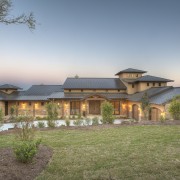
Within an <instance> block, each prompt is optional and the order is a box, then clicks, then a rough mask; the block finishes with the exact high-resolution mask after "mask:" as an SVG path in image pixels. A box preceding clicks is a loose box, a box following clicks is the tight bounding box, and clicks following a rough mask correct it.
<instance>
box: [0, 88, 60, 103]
mask: <svg viewBox="0 0 180 180" xmlns="http://www.w3.org/2000/svg"><path fill="white" fill-rule="evenodd" d="M56 92H61V93H63V89H62V85H33V86H31V87H30V88H29V89H28V90H27V91H16V92H13V93H11V94H6V93H3V92H0V100H12V101H14V100H16V101H38V100H39V101H45V100H48V99H49V97H50V95H51V94H53V93H56Z"/></svg>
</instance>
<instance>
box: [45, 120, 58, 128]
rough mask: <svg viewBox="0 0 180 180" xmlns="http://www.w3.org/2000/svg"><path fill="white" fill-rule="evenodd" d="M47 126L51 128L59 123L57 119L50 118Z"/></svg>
mask: <svg viewBox="0 0 180 180" xmlns="http://www.w3.org/2000/svg"><path fill="white" fill-rule="evenodd" d="M47 126H48V127H50V128H55V127H57V123H56V121H55V120H48V122H47Z"/></svg>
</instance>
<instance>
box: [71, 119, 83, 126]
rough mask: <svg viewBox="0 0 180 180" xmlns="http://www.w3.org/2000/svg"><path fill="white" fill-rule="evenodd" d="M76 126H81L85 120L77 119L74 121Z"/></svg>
mask: <svg viewBox="0 0 180 180" xmlns="http://www.w3.org/2000/svg"><path fill="white" fill-rule="evenodd" d="M73 124H74V126H81V125H82V124H83V121H82V120H81V119H77V120H74V121H73Z"/></svg>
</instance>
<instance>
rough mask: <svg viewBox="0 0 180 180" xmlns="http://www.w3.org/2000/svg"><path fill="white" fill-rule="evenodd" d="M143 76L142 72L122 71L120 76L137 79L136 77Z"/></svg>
mask: <svg viewBox="0 0 180 180" xmlns="http://www.w3.org/2000/svg"><path fill="white" fill-rule="evenodd" d="M141 76H142V74H141V73H122V74H120V75H119V78H126V79H128V78H129V79H136V78H139V77H141Z"/></svg>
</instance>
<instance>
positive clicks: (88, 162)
mask: <svg viewBox="0 0 180 180" xmlns="http://www.w3.org/2000/svg"><path fill="white" fill-rule="evenodd" d="M37 136H38V137H41V138H42V141H43V144H46V145H48V146H50V147H52V148H53V150H54V155H53V158H52V160H51V162H50V163H49V165H48V166H47V167H46V169H45V170H44V171H43V172H42V173H41V174H40V176H39V177H37V180H44V179H49V180H50V179H55V180H56V179H57V180H59V179H72V180H73V179H77V180H79V179H103V180H104V179H133V180H134V179H142V180H144V179H146V180H148V179H154V180H155V179H163V180H166V179H167V180H169V179H179V178H180V171H179V169H180V153H179V152H180V126H122V127H118V128H116V127H114V128H97V127H94V128H93V127H92V128H90V129H89V130H82V129H79V130H78V129H76V130H52V131H40V132H38V133H37ZM13 140H14V136H13V135H3V136H1V138H0V148H1V147H9V146H12V145H13Z"/></svg>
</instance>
